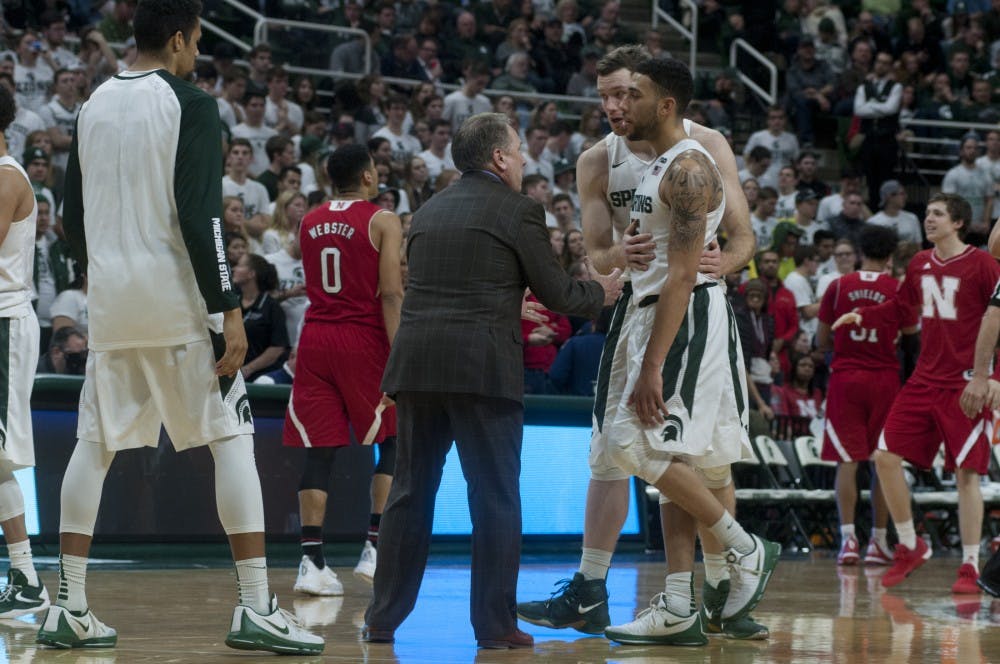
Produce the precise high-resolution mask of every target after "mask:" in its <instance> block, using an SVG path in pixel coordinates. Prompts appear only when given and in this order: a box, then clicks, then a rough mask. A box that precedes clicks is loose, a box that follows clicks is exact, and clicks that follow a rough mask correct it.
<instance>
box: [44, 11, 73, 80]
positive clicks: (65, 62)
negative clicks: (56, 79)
mask: <svg viewBox="0 0 1000 664" xmlns="http://www.w3.org/2000/svg"><path fill="white" fill-rule="evenodd" d="M41 24H42V36H43V37H44V40H43V41H44V42H45V47H46V49H47V50H48V52H49V55H50V56H51V57H52V63H53V64H54V65H55V68H56V70H59V69H79V68H81V67H83V63H82V62H81V61H80V58H78V57H76V53H74V52H73V51H71V50H69V49H68V48H66V46H65V40H66V19H65V18H63V15H62V14H61V13H60V12H57V11H49V12H45V13H44V14H42V19H41Z"/></svg>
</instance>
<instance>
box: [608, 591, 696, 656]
mask: <svg viewBox="0 0 1000 664" xmlns="http://www.w3.org/2000/svg"><path fill="white" fill-rule="evenodd" d="M604 636H606V637H608V638H609V639H611V640H612V641H616V642H618V643H627V644H645V643H649V644H659V645H670V646H703V645H705V644H706V643H708V637H706V636H705V633H704V631H703V630H702V627H701V614H700V613H698V612H697V611H694V612H692V613H691V615H688V616H679V615H677V614H675V613H673V612H671V611H670V609H668V608H667V595H666V593H660V594H658V595H656V596H655V597H653V599H651V600H650V601H649V608H647V609H643V611H642V612H641V613H640V614H639V615H638V616H636V618H635V620H633V621H632V622H630V623H627V624H625V625H618V626H616V627H608V628H607V629H606V630H604Z"/></svg>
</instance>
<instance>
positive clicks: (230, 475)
mask: <svg viewBox="0 0 1000 664" xmlns="http://www.w3.org/2000/svg"><path fill="white" fill-rule="evenodd" d="M208 448H209V450H211V452H212V458H213V459H214V460H215V506H216V509H218V511H219V521H221V522H222V529H223V530H225V531H226V534H227V535H239V534H241V533H262V532H264V498H263V496H262V495H261V491H260V476H259V475H258V474H257V464H256V462H255V461H254V455H253V436H250V435H249V434H243V435H239V436H233V437H232V438H226V439H224V440H219V441H216V442H214V443H210V444H209V446H208Z"/></svg>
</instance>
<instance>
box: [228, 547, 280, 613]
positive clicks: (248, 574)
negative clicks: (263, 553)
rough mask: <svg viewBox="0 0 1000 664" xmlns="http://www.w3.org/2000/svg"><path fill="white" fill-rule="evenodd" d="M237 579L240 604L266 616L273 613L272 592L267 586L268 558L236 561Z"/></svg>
mask: <svg viewBox="0 0 1000 664" xmlns="http://www.w3.org/2000/svg"><path fill="white" fill-rule="evenodd" d="M236 581H237V583H238V584H239V588H240V604H241V605H243V606H249V607H250V608H251V609H253V610H254V611H256V612H257V613H259V614H261V615H262V616H266V615H268V614H269V613H271V593H270V590H269V589H268V587H267V558H247V559H245V560H237V561H236Z"/></svg>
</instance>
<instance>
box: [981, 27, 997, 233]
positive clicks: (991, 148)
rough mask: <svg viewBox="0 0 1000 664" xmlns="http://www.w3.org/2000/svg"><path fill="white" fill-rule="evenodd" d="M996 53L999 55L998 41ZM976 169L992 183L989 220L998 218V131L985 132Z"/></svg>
mask: <svg viewBox="0 0 1000 664" xmlns="http://www.w3.org/2000/svg"><path fill="white" fill-rule="evenodd" d="M997 44H998V51H997V52H998V53H1000V41H998V42H997ZM976 168H978V169H980V170H982V171H984V172H985V173H986V175H987V176H988V177H989V178H990V181H991V182H992V183H993V210H992V211H991V212H990V213H989V216H990V218H992V219H996V218H997V217H1000V129H990V130H989V131H988V132H986V154H984V155H983V156H982V157H980V158H979V159H976Z"/></svg>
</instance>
